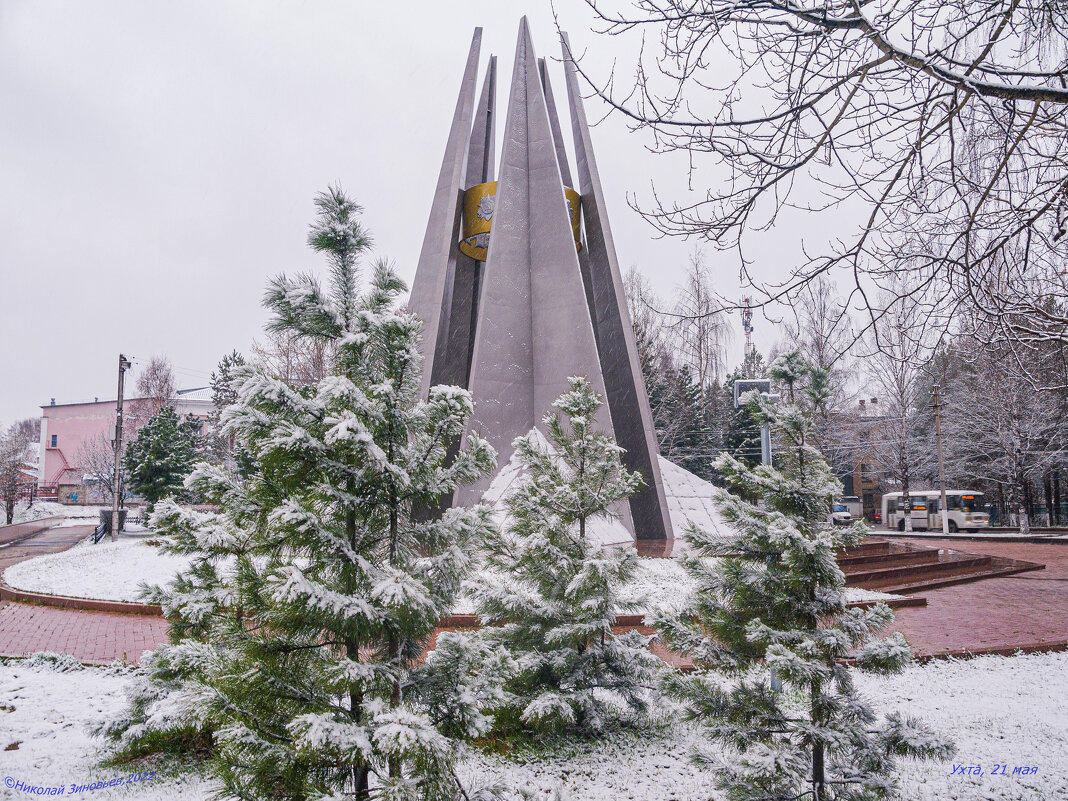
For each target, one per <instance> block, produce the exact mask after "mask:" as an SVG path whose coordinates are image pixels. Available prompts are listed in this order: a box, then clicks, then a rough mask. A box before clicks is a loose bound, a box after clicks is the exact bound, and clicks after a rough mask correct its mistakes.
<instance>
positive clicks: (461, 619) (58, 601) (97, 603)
mask: <svg viewBox="0 0 1068 801" xmlns="http://www.w3.org/2000/svg"><path fill="white" fill-rule="evenodd" d="M0 601H14V602H15V603H24V604H36V605H38V606H53V607H56V608H59V609H80V610H83V611H87V612H112V613H115V614H120V615H151V616H155V617H163V609H162V608H161V607H160V606H159V604H138V603H132V602H130V601H104V600H100V599H96V598H72V597H69V596H66V595H50V594H48V593H43V592H30V591H28V590H16V589H15V588H14V587H10V586H8V585H7V584H5V583H4V582H3V581H0ZM877 603H885V604H886V605H887V606H889V607H890V608H891V609H897V608H900V607H905V606H927V599H926V598H922V597H917V598H891V599H888V600H886V601H854V602H853V603H851V604H848V607H849V608H850V609H867V608H868V607H870V606H874V605H875V604H877ZM615 625H616V626H628V627H629V626H644V625H645V615H644V614H636V615H616V622H615ZM437 627H438V628H439V629H446V630H447V629H477V628H480V627H481V624H480V623H479V622H478V616H477V615H472V614H463V613H461V614H456V615H449V616H448V617H446V618H443V619H442V620H441V621H440V622H439V623H438V626H437Z"/></svg>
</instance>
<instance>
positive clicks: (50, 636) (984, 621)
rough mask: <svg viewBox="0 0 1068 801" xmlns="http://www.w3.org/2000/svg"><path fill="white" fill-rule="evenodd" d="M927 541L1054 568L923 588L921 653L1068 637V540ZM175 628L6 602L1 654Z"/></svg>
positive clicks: (137, 639)
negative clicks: (1034, 542) (1005, 541)
mask: <svg viewBox="0 0 1068 801" xmlns="http://www.w3.org/2000/svg"><path fill="white" fill-rule="evenodd" d="M925 544H926V545H932V546H937V547H944V548H958V549H959V548H966V549H967V550H969V551H971V552H974V553H985V554H989V555H992V556H1001V557H1006V558H1010V559H1024V560H1029V561H1033V562H1042V563H1044V564H1045V565H1046V569H1045V570H1039V571H1035V572H1030V573H1021V574H1018V575H1013V576H1006V577H1003V578H990V579H985V580H982V581H975V582H972V583H969V584H959V585H956V586H952V587H944V588H941V589H934V590H925V591H923V592H922V593H919V594H920V595H922V596H923V597H925V598H926V599H927V606H926V607H913V608H902V609H898V610H896V612H895V614H896V622H895V624H894V628H895V629H896V630H898V631H901V632H903V633H904V634H905V636H906V637H907V638H908V640H909V642H910V643H911V644H912V647H913V650H914V651H915V653H916V654H917V655H918V656H931V655H939V654H945V653H951V652H960V651H987V650H993V649H1004V648H1015V647H1034V646H1044V647H1048V646H1051V645H1056V644H1058V643H1068V545H1065V544H1048V545H1047V544H1027V543H1001V542H968V543H962V542H960V541H952V540H926V541H925ZM47 550H52V548H48V549H47ZM38 552H39V550H38ZM21 555H22V558H30V557H32V556H34V555H36V553H35V549H34V548H33V547H29V546H27V547H24V548H23V549H22V551H21ZM8 556H10V555H8ZM9 563H10V562H9ZM167 628H168V625H167V622H166V621H165V620H163V619H162V618H159V617H154V616H148V615H126V614H114V613H108V612H89V611H80V610H69V609H56V608H52V607H47V606H37V605H33V604H24V603H12V602H4V603H0V656H23V655H26V654H29V653H33V652H34V651H58V652H60V653H66V654H71V655H73V656H74V657H75V658H77V659H79V660H80V661H82V662H87V663H93V664H103V663H108V662H112V661H114V660H120V661H122V660H125V661H126V662H128V663H131V664H135V663H137V662H138V661H139V660H140V657H141V653H142V651H144V650H149V649H152V648H155V647H156V646H157V645H159V644H160V643H164V642H166V641H167ZM661 656H665V655H664V654H661ZM669 661H674V660H671V659H669Z"/></svg>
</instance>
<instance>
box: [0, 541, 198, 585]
mask: <svg viewBox="0 0 1068 801" xmlns="http://www.w3.org/2000/svg"><path fill="white" fill-rule="evenodd" d="M188 564H189V560H188V559H187V558H185V557H183V556H173V555H171V554H165V553H163V552H162V551H161V550H160V549H159V548H157V547H156V546H154V545H149V544H147V543H146V542H145V538H144V537H140V536H125V535H124V536H123V537H122V538H120V539H119V541H118V542H114V543H113V542H111V541H110V540H105V541H103V542H100V543H97V544H96V545H94V544H93V543H92V541H90V540H85V541H83V542H80V543H79V544H77V545H75V546H74V547H73V548H71V549H70V550H68V551H63V552H61V553H53V554H47V555H45V556H36V557H34V558H33V559H27V560H26V561H25V562H19V563H18V564H15V565H12V566H11V567H9V568H8V569H7V570H5V571H4V581H5V582H6V583H7V584H8V585H9V586H11V587H14V588H16V589H19V590H28V591H31V592H44V593H48V594H50V595H67V596H72V597H76V598H98V599H102V600H105V601H137V600H139V590H138V585H139V584H140V583H141V582H142V581H143V582H146V583H148V584H165V583H166V582H168V581H170V580H171V579H172V578H174V576H175V574H176V573H177V572H178V571H179V570H183V569H185V568H186V567H187V566H188Z"/></svg>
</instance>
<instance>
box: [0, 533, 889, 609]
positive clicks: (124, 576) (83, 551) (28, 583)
mask: <svg viewBox="0 0 1068 801" xmlns="http://www.w3.org/2000/svg"><path fill="white" fill-rule="evenodd" d="M188 564H189V560H188V559H186V558H185V557H180V556H173V555H171V554H165V553H163V552H162V551H160V549H159V548H156V547H154V546H152V545H147V544H145V542H144V538H143V537H136V538H134V537H131V538H129V539H120V540H119V541H118V542H117V543H111V542H107V541H105V542H101V543H99V544H98V545H93V544H92V543H90V542H88V541H86V542H82V543H80V544H79V545H76V546H75V547H74V548H71V549H70V550H69V551H64V552H62V553H57V554H48V555H46V556H37V557H34V558H33V559H27V560H26V561H25V562H20V563H19V564H17V565H13V566H12V567H9V568H8V569H7V570H6V571H4V581H6V582H7V583H8V584H9V585H10V586H12V587H15V588H16V589H20V590H27V591H30V592H45V593H49V594H51V595H67V596H73V597H76V598H97V599H101V600H105V601H137V600H138V584H139V583H140V582H142V581H144V582H147V583H148V584H161V585H162V584H165V583H166V582H168V581H170V580H171V579H172V578H174V575H175V574H176V573H177V572H178V571H179V570H182V569H184V568H185V567H186V566H187V565H188ZM639 564H640V567H639V570H638V575H637V576H636V577H635V579H634V581H632V582H631V583H630V584H629V585H627V586H626V587H625V588H624V591H623V594H624V597H626V598H634V599H636V600H637V601H638V609H639V610H648V609H660V608H664V607H665V606H667V605H677V604H678V603H679V602H680V601H681V600H682V598H683V596H684V595H685V593H686V592H687V591H688V589H689V579H688V578H687V576H686V574H685V573H684V572H683V569H682V567H681V566H680V565H679V564H678V562H676V561H675V560H674V559H649V558H642V559H640V560H639ZM898 597H901V596H895V595H890V594H888V593H883V592H873V591H871V590H861V589H853V588H849V589H847V590H846V598H847V599H848V600H850V601H870V600H880V599H882V600H885V599H887V598H898ZM454 611H455V612H456V613H457V614H468V613H471V612H473V611H474V608H473V607H472V604H471V600H470V599H469V598H466V597H462V598H460V600H459V601H458V603H457V605H456V609H455V610H454Z"/></svg>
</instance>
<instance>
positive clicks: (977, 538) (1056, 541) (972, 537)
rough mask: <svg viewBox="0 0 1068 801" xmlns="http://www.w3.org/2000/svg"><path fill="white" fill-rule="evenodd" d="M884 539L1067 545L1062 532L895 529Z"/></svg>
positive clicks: (1067, 540)
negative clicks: (1012, 533)
mask: <svg viewBox="0 0 1068 801" xmlns="http://www.w3.org/2000/svg"><path fill="white" fill-rule="evenodd" d="M886 539H888V540H901V539H906V540H915V541H916V542H923V541H924V540H954V541H959V542H1016V543H1021V544H1024V545H1068V536H1065V535H1064V534H1050V535H1049V536H1046V537H1043V536H1029V537H1008V536H998V535H997V534H950V535H949V536H948V537H947V536H945V535H943V534H938V535H937V536H931V535H929V534H906V533H904V532H902V531H896V532H894V533H893V534H892V535H891V534H887V535H886Z"/></svg>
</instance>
